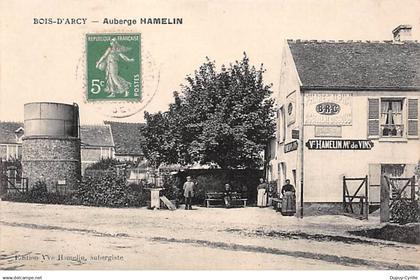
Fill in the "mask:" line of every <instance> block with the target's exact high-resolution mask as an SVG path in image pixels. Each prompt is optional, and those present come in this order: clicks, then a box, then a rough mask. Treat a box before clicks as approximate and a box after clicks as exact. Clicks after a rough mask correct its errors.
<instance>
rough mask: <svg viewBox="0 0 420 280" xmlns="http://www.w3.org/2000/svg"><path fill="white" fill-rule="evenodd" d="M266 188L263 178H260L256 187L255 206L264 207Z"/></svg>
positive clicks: (265, 204)
mask: <svg viewBox="0 0 420 280" xmlns="http://www.w3.org/2000/svg"><path fill="white" fill-rule="evenodd" d="M267 189H268V186H267V184H266V183H264V179H263V178H260V184H259V185H258V187H257V190H258V196H257V206H258V207H266V206H267Z"/></svg>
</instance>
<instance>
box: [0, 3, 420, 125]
mask: <svg viewBox="0 0 420 280" xmlns="http://www.w3.org/2000/svg"><path fill="white" fill-rule="evenodd" d="M418 11H420V0H417V1H414V0H411V1H388V0H365V1H362V0H334V1H333V0H317V1H315V0H313V1H312V0H276V1H269V0H261V1H248V0H242V1H239V0H237V1H232V0H228V1H221V0H220V1H210V0H209V1H200V0H197V1H192V0H181V1H172V0H171V1H169V0H160V1H141V0H140V1H130V0H119V1H116V0H112V1H111V0H109V1H106V0H98V1H97V0H95V1H82V0H73V1H54V0H42V1H41V0H33V1H24V0H15V1H11V0H2V1H0V120H1V121H23V105H24V104H25V103H28V102H38V101H46V102H63V103H73V102H76V103H78V104H79V107H80V114H81V123H82V124H100V123H102V122H103V121H104V120H114V121H124V122H143V121H144V111H145V110H146V111H148V112H152V113H154V112H157V111H164V110H166V109H167V108H168V104H169V103H170V102H171V101H172V100H173V99H172V93H173V92H174V91H179V90H180V85H181V84H183V83H185V77H186V76H187V75H189V74H192V73H193V72H194V70H195V69H197V68H198V67H199V66H200V65H201V64H202V63H203V62H205V58H206V56H207V57H209V58H210V59H212V60H215V61H216V63H217V65H218V66H219V67H220V65H222V64H229V63H231V62H234V61H235V60H240V59H241V58H242V54H243V52H246V53H247V54H248V56H249V57H250V60H251V63H252V64H254V65H256V66H258V65H260V64H261V63H263V64H264V67H265V68H266V69H267V71H266V73H265V81H266V83H268V84H270V83H271V84H273V87H272V89H273V91H274V93H276V91H277V90H278V83H279V76H280V65H281V54H282V48H283V47H284V42H285V39H286V38H287V39H319V40H391V39H392V33H391V32H392V30H393V29H394V28H395V27H396V26H398V25H400V24H410V25H412V26H413V39H420V13H419V12H418ZM145 17H146V18H149V17H168V18H174V17H180V18H182V19H183V24H182V25H139V24H136V25H131V26H127V25H104V24H102V21H103V19H104V18H109V19H113V18H117V19H137V20H139V18H145ZM34 18H87V23H86V24H85V25H39V24H37V25H36V24H33V22H34ZM95 20H96V21H99V23H92V22H91V21H95ZM113 32H114V33H117V32H121V33H141V36H142V43H143V50H142V52H143V53H148V54H149V56H150V58H151V59H150V61H153V63H154V64H153V65H154V66H153V69H151V68H144V69H143V72H144V73H143V75H146V74H150V73H152V72H153V73H158V74H159V75H155V76H154V77H155V78H153V79H151V80H150V81H148V82H146V81H145V85H144V90H145V94H146V95H148V96H151V95H153V94H154V95H153V98H152V99H151V100H150V102H148V103H147V104H146V103H144V104H143V105H142V106H141V110H140V111H139V112H138V113H137V114H135V115H133V116H131V117H128V118H122V119H121V118H120V119H112V118H110V117H108V116H106V114H104V111H103V110H101V109H100V108H101V106H102V105H101V104H98V103H96V104H92V103H87V102H86V98H85V96H86V88H85V83H86V81H85V76H84V74H83V73H84V70H85V69H86V68H85V67H86V66H85V34H86V33H113ZM157 77H159V79H157Z"/></svg>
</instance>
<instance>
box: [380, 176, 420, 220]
mask: <svg viewBox="0 0 420 280" xmlns="http://www.w3.org/2000/svg"><path fill="white" fill-rule="evenodd" d="M384 178H385V182H386V185H385V186H383V187H382V188H381V222H389V220H390V217H392V213H393V207H394V205H395V203H396V202H397V201H398V200H407V201H409V202H413V201H415V199H416V197H415V196H416V185H415V176H412V177H409V178H399V177H388V176H384ZM407 192H409V194H407Z"/></svg>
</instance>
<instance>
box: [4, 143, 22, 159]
mask: <svg viewBox="0 0 420 280" xmlns="http://www.w3.org/2000/svg"><path fill="white" fill-rule="evenodd" d="M21 155H22V151H21V148H20V147H19V146H18V145H7V155H6V159H7V160H10V159H20V156H21Z"/></svg>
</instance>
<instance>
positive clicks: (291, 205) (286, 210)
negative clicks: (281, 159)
mask: <svg viewBox="0 0 420 280" xmlns="http://www.w3.org/2000/svg"><path fill="white" fill-rule="evenodd" d="M295 192H296V191H295V187H293V185H292V184H290V180H289V179H287V180H286V184H285V185H284V186H283V187H282V189H281V193H282V195H283V199H282V204H281V214H282V215H284V216H293V215H294V214H295V213H296V196H295Z"/></svg>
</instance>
